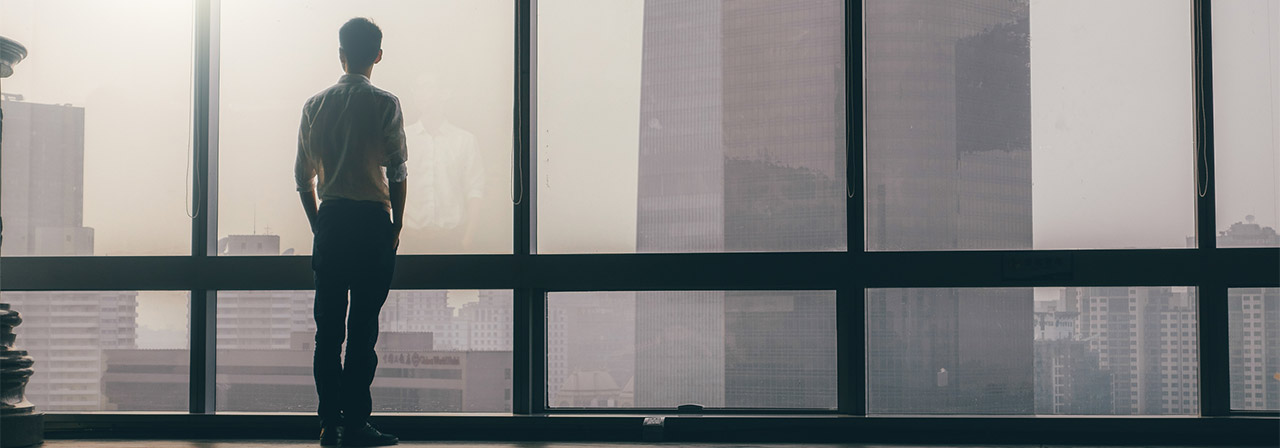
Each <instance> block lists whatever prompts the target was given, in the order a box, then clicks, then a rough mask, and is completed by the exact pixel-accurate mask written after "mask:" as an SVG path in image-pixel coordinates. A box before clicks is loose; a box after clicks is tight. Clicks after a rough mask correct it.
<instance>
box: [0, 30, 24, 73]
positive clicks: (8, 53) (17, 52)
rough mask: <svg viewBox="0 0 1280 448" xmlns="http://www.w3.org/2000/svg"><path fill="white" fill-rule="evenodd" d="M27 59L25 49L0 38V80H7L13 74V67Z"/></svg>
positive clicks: (11, 41)
mask: <svg viewBox="0 0 1280 448" xmlns="http://www.w3.org/2000/svg"><path fill="white" fill-rule="evenodd" d="M26 57H27V47H24V46H22V44H20V43H17V42H15V41H13V40H10V39H8V38H6V37H3V36H0V78H8V77H9V75H12V74H13V66H15V65H18V63H19V62H22V60H23V59H24V58H26Z"/></svg>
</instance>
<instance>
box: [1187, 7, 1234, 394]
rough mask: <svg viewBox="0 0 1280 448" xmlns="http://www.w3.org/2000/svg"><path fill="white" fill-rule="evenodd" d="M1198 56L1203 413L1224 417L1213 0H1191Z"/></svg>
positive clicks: (1226, 374) (1226, 360)
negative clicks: (1216, 201)
mask: <svg viewBox="0 0 1280 448" xmlns="http://www.w3.org/2000/svg"><path fill="white" fill-rule="evenodd" d="M1192 5H1193V10H1192V17H1193V19H1192V24H1191V25H1192V36H1193V41H1194V43H1193V45H1194V47H1195V48H1194V57H1195V64H1194V66H1195V78H1194V79H1195V81H1194V88H1195V112H1194V113H1195V117H1196V120H1195V125H1196V152H1195V157H1196V160H1195V166H1196V192H1197V195H1196V250H1197V252H1198V254H1199V258H1200V269H1199V270H1198V273H1197V274H1198V278H1197V280H1198V281H1197V284H1196V286H1197V294H1196V297H1197V300H1198V302H1197V308H1198V310H1199V319H1198V321H1199V325H1200V329H1199V330H1200V333H1199V343H1200V346H1199V351H1200V415H1202V416H1223V415H1228V414H1229V413H1230V411H1231V384H1230V357H1229V353H1228V352H1229V350H1230V347H1229V344H1230V342H1229V341H1228V339H1229V332H1228V329H1227V327H1228V325H1229V324H1228V322H1227V320H1228V318H1229V317H1228V316H1229V315H1228V313H1227V288H1226V281H1225V278H1226V277H1227V274H1225V273H1224V272H1223V271H1224V267H1223V266H1221V265H1219V264H1217V263H1214V259H1215V255H1216V253H1217V251H1218V247H1217V207H1216V204H1215V195H1216V194H1217V190H1216V188H1215V187H1214V179H1215V176H1214V174H1215V173H1214V134H1213V131H1214V123H1213V31H1212V30H1213V16H1212V6H1211V2H1210V1H1208V0H1194V1H1193V2H1192Z"/></svg>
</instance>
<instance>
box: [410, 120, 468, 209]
mask: <svg viewBox="0 0 1280 448" xmlns="http://www.w3.org/2000/svg"><path fill="white" fill-rule="evenodd" d="M405 135H406V136H407V138H408V140H409V143H411V144H410V145H409V146H410V147H411V148H413V158H412V159H410V162H409V164H410V165H411V168H413V173H414V174H413V175H414V179H416V180H414V181H413V185H410V186H409V188H410V190H412V191H410V193H409V194H410V195H411V196H412V197H414V198H415V199H414V200H413V202H411V203H409V204H406V206H405V211H404V218H405V219H404V220H405V225H406V226H407V227H412V228H418V229H421V228H424V227H437V228H442V229H453V228H456V227H458V224H460V223H461V222H462V220H463V219H465V218H464V214H465V213H466V207H467V200H469V199H475V198H481V197H483V196H484V165H483V164H482V163H481V162H480V154H479V150H478V149H477V148H476V137H475V135H473V134H472V133H470V132H467V131H466V130H464V129H461V128H459V127H457V126H454V125H453V124H452V123H449V122H448V121H445V122H443V123H441V124H440V125H439V126H436V127H435V128H434V129H427V127H426V126H424V125H423V124H422V122H417V123H414V124H411V125H409V126H408V127H406V128H405Z"/></svg>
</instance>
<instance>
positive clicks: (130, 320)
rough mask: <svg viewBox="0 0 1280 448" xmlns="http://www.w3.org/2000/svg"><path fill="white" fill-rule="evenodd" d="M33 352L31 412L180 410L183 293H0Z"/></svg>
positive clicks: (185, 387) (185, 376) (186, 381)
mask: <svg viewBox="0 0 1280 448" xmlns="http://www.w3.org/2000/svg"><path fill="white" fill-rule="evenodd" d="M4 301H5V302H6V303H8V304H9V305H10V306H11V307H12V309H13V310H14V311H17V312H18V313H19V314H21V316H22V324H21V325H19V326H18V327H16V328H15V329H14V333H15V334H17V341H16V342H15V344H14V346H15V348H17V349H19V350H26V351H27V352H28V353H29V354H30V355H31V357H32V358H34V359H35V366H34V369H35V374H34V375H33V376H32V377H31V380H30V382H29V383H28V384H27V389H26V397H27V399H28V400H30V401H31V402H32V403H34V404H35V405H36V410H37V411H51V412H85V411H172V412H182V413H185V412H187V411H188V410H189V409H188V406H187V400H188V397H189V396H190V375H189V372H190V368H189V366H190V365H191V353H190V351H189V349H188V348H189V347H190V346H189V345H188V342H187V341H188V339H189V338H188V335H189V334H190V330H189V328H188V327H187V322H190V319H189V317H188V316H189V315H190V309H189V304H190V300H189V299H188V293H186V292H179V291H142V292H136V291H76V292H5V293H4Z"/></svg>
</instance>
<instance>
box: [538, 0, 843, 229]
mask: <svg viewBox="0 0 1280 448" xmlns="http://www.w3.org/2000/svg"><path fill="white" fill-rule="evenodd" d="M842 3H843V2H840V1H835V0H817V1H815V0H787V1H779V0H750V1H721V0H696V1H688V0H665V1H657V0H654V1H636V0H628V1H608V2H600V1H593V0H586V1H583V0H576V1H563V0H561V1H543V2H539V3H538V13H537V20H538V31H537V48H536V51H537V72H536V77H537V91H536V95H537V108H536V111H537V113H536V128H535V131H536V134H535V141H534V147H535V148H536V151H537V157H536V159H535V160H536V161H537V169H536V178H535V179H534V185H535V188H536V190H537V191H536V193H537V218H536V219H537V243H538V246H537V249H538V251H539V252H543V253H564V252H722V251H819V250H843V249H844V248H845V247H846V240H845V196H844V192H845V156H844V155H845V130H844V116H845V114H844V110H845V99H844V83H845V70H844V67H843V59H844V19H843V11H844V7H843V4H842ZM588 36H589V37H588ZM583 61H590V62H589V69H585V70H584V69H583V68H584V65H583V63H584V62H583Z"/></svg>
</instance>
